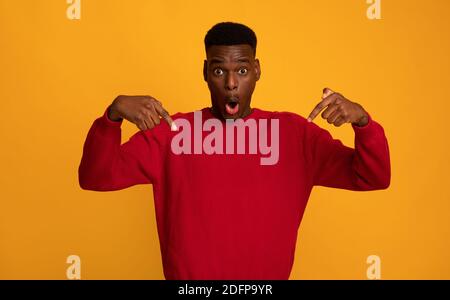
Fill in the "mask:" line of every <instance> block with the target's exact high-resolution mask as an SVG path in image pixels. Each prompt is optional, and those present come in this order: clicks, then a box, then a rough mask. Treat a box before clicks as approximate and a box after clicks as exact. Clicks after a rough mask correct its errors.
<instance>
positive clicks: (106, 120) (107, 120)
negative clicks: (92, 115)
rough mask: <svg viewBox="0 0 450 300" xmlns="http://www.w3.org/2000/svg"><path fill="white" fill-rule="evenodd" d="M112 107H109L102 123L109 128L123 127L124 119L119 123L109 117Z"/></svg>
mask: <svg viewBox="0 0 450 300" xmlns="http://www.w3.org/2000/svg"><path fill="white" fill-rule="evenodd" d="M109 108H110V106H108V107H107V108H106V110H105V112H104V113H103V116H102V121H103V123H104V124H105V125H107V126H113V127H120V126H121V125H122V122H123V119H120V120H119V121H113V120H111V119H110V118H109V117H108V111H109Z"/></svg>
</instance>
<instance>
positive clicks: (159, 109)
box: [155, 103, 178, 131]
mask: <svg viewBox="0 0 450 300" xmlns="http://www.w3.org/2000/svg"><path fill="white" fill-rule="evenodd" d="M155 109H156V112H157V113H158V114H159V115H160V116H161V117H162V118H163V119H164V120H165V121H166V122H167V124H169V126H170V129H171V130H172V131H176V130H178V128H177V125H176V124H175V122H174V121H173V120H172V118H171V117H170V115H169V113H168V112H167V110H165V109H164V108H163V107H162V106H161V105H160V104H159V103H156V104H155Z"/></svg>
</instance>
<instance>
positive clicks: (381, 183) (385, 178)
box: [373, 170, 391, 190]
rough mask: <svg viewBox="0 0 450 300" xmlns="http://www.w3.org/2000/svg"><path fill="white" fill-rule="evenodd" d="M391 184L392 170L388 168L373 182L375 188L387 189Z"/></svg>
mask: <svg viewBox="0 0 450 300" xmlns="http://www.w3.org/2000/svg"><path fill="white" fill-rule="evenodd" d="M390 185H391V172H390V170H387V171H386V172H385V173H384V174H383V175H382V176H380V177H379V178H378V179H377V180H376V182H375V183H374V184H373V188H374V190H386V189H388V188H389V186H390Z"/></svg>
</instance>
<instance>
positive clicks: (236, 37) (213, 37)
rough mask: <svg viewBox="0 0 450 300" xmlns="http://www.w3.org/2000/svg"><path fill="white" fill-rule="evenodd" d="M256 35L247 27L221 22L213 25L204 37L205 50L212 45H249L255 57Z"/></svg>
mask: <svg viewBox="0 0 450 300" xmlns="http://www.w3.org/2000/svg"><path fill="white" fill-rule="evenodd" d="M256 43H257V39H256V34H255V32H254V31H253V30H252V29H250V28H249V27H248V26H246V25H244V24H240V23H234V22H221V23H217V24H216V25H214V26H213V27H212V28H211V29H210V30H209V31H208V33H207V34H206V36H205V50H208V48H209V47H211V46H213V45H218V46H231V45H241V44H247V45H250V46H251V47H252V49H253V54H254V55H256Z"/></svg>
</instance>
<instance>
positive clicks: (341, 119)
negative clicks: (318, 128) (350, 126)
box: [333, 117, 346, 127]
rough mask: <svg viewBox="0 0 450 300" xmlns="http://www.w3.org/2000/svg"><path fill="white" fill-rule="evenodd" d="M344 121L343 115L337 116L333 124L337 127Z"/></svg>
mask: <svg viewBox="0 0 450 300" xmlns="http://www.w3.org/2000/svg"><path fill="white" fill-rule="evenodd" d="M344 123H346V122H345V118H343V117H339V118H337V119H336V120H335V121H334V123H333V124H334V126H336V127H339V126H341V125H342V124H344Z"/></svg>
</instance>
